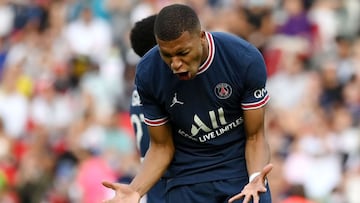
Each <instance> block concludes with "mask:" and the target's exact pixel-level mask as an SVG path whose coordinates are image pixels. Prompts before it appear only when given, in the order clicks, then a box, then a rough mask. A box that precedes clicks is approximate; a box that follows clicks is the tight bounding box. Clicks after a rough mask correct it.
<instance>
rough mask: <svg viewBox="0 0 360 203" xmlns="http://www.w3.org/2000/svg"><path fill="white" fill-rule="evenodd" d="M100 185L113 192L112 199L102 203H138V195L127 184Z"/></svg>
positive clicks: (108, 183) (107, 183)
mask: <svg viewBox="0 0 360 203" xmlns="http://www.w3.org/2000/svg"><path fill="white" fill-rule="evenodd" d="M102 184H103V185H104V186H105V187H107V188H110V189H112V190H114V191H115V196H114V197H113V198H112V199H109V200H104V201H103V203H138V202H139V201H140V195H139V193H137V192H136V191H134V190H133V189H132V188H131V187H130V186H129V185H127V184H120V183H110V182H106V181H104V182H102Z"/></svg>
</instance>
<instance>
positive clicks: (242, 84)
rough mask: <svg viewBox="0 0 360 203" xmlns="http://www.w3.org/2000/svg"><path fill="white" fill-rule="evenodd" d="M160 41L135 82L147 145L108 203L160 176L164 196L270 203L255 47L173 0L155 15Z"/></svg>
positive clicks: (130, 200) (132, 201)
mask: <svg viewBox="0 0 360 203" xmlns="http://www.w3.org/2000/svg"><path fill="white" fill-rule="evenodd" d="M154 33H155V37H156V41H157V43H158V45H157V46H155V47H154V48H153V49H151V50H150V51H149V52H147V53H146V54H145V55H144V56H143V57H142V59H141V61H140V62H139V64H138V67H137V73H136V78H135V84H136V87H137V91H138V93H139V96H140V99H141V105H142V112H143V113H144V121H145V123H146V124H147V125H148V130H149V133H150V138H151V145H150V147H149V150H148V151H147V153H146V156H145V159H144V161H143V163H142V168H141V170H140V172H139V173H138V174H137V175H136V177H135V178H134V179H133V181H132V182H131V183H130V184H129V185H126V184H118V183H109V182H103V185H105V186H106V187H108V188H111V189H113V190H115V191H116V195H115V197H114V198H112V199H111V200H107V201H105V202H121V203H137V202H138V201H139V199H140V198H141V196H143V195H144V194H146V192H147V191H148V190H149V189H150V188H151V187H152V186H153V185H154V184H155V183H156V182H157V181H158V180H159V179H160V178H161V177H162V176H163V175H164V173H165V171H167V173H166V174H165V175H164V176H165V178H166V194H165V198H166V202H169V203H183V202H186V203H197V202H199V203H205V202H206V203H225V202H231V203H233V202H261V203H265V202H271V195H270V190H269V187H268V184H267V181H266V175H267V174H268V173H269V172H270V171H271V169H272V165H271V164H269V160H270V150H269V146H268V143H267V139H266V136H265V133H264V115H265V105H266V103H267V102H268V101H269V95H268V92H267V91H266V88H265V84H266V67H265V64H264V60H263V58H262V56H261V54H260V53H259V51H258V50H257V49H256V48H255V47H254V46H252V45H251V44H249V43H248V42H246V41H244V40H242V39H240V38H238V37H236V36H234V35H231V34H227V33H220V32H214V33H210V32H206V31H203V30H201V25H200V22H199V19H198V16H197V15H196V13H195V12H194V10H193V9H191V8H190V7H188V6H186V5H181V4H173V5H170V6H167V7H164V8H163V9H162V10H161V11H160V12H159V14H158V16H157V18H156V21H155V26H154Z"/></svg>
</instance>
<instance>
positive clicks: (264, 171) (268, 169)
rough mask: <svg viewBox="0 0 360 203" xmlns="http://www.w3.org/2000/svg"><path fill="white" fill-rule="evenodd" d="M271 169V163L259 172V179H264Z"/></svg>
mask: <svg viewBox="0 0 360 203" xmlns="http://www.w3.org/2000/svg"><path fill="white" fill-rule="evenodd" d="M272 169H273V165H272V164H271V163H269V164H267V165H266V166H265V167H264V168H263V169H262V171H261V177H262V178H265V177H266V176H267V174H269V173H270V171H271V170H272Z"/></svg>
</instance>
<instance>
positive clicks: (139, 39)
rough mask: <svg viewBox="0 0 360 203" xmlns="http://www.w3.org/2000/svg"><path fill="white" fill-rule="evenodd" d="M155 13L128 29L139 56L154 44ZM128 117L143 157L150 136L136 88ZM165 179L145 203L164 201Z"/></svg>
mask: <svg viewBox="0 0 360 203" xmlns="http://www.w3.org/2000/svg"><path fill="white" fill-rule="evenodd" d="M155 18H156V15H151V16H149V17H147V18H144V19H142V20H140V21H138V22H136V23H135V25H134V27H133V28H132V29H131V31H130V43H131V47H132V49H133V50H134V52H135V53H136V54H137V55H139V56H140V57H142V56H144V55H145V53H146V52H148V51H149V50H150V49H151V48H153V47H154V46H155V45H156V40H155V36H154V23H155ZM130 116H131V117H130V118H131V122H132V125H133V127H134V130H135V136H136V139H137V141H138V148H139V150H140V154H141V158H142V159H143V158H144V156H145V154H146V151H147V150H148V148H149V142H150V137H149V133H148V131H147V126H146V124H145V123H144V114H143V113H142V112H141V100H140V98H139V94H138V92H137V90H136V89H134V91H133V93H132V98H131V106H130ZM164 194H165V180H164V179H161V180H160V181H159V182H158V183H156V184H155V185H154V186H153V187H152V188H151V189H150V190H149V191H148V192H147V194H146V202H147V203H165V199H164Z"/></svg>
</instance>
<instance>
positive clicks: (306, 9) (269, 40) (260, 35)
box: [0, 0, 360, 203]
mask: <svg viewBox="0 0 360 203" xmlns="http://www.w3.org/2000/svg"><path fill="white" fill-rule="evenodd" d="M170 3H186V4H189V5H192V6H193V8H194V9H195V10H196V11H197V12H198V14H199V17H200V19H201V21H202V25H203V27H204V29H206V30H208V31H226V32H231V33H233V34H235V35H238V36H239V37H243V38H244V39H246V40H248V41H249V42H251V43H252V44H254V45H255V46H256V47H258V48H259V50H260V51H261V52H262V54H263V56H264V59H265V61H266V64H267V68H268V91H269V92H270V95H271V98H272V99H271V100H270V103H269V105H268V113H267V117H266V133H267V136H268V139H269V142H270V145H271V150H272V160H271V162H272V163H273V164H274V166H275V167H274V169H273V171H272V172H271V175H270V176H269V177H268V178H269V182H270V185H271V189H272V195H273V202H274V203H297V202H309V203H310V202H313V203H359V202H360V190H359V188H360V23H359V20H360V1H358V0H180V1H174V0H0V202H1V203H20V202H26V203H98V202H101V200H103V199H105V198H108V197H110V196H111V195H113V193H112V191H109V190H108V189H105V187H103V186H102V185H101V181H103V180H107V181H120V182H121V181H124V182H126V181H127V180H129V179H131V177H133V175H134V174H135V173H136V170H137V169H138V167H139V158H138V152H137V150H136V144H137V141H136V139H135V137H134V133H133V130H132V127H131V123H130V118H129V113H128V108H129V105H130V98H131V97H130V94H131V90H132V88H133V79H134V72H135V67H136V63H137V62H138V60H139V58H138V57H137V56H136V55H135V54H134V52H133V51H132V49H131V47H130V43H129V31H130V29H131V27H132V26H133V25H134V23H135V22H136V21H138V20H140V19H142V18H145V17H147V16H149V15H152V14H154V13H156V12H158V11H159V9H160V8H162V7H163V6H165V5H167V4H170ZM239 105H240V104H239ZM239 190H240V188H239Z"/></svg>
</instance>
